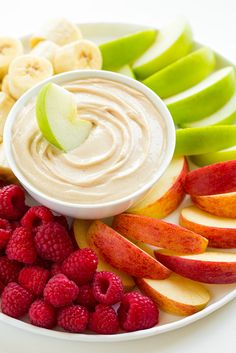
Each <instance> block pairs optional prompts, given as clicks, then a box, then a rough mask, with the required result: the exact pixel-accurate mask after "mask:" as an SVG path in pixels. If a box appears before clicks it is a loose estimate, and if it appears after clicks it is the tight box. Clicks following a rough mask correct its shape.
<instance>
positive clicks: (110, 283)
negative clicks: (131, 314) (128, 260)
mask: <svg viewBox="0 0 236 353" xmlns="http://www.w3.org/2000/svg"><path fill="white" fill-rule="evenodd" d="M92 288H93V295H94V298H95V299H96V300H97V301H98V302H99V303H101V304H105V305H113V304H116V303H118V302H120V301H121V299H122V297H123V294H124V287H123V284H122V282H121V279H120V278H119V277H118V276H117V275H116V274H115V273H113V272H108V271H101V272H97V273H96V274H95V276H94V279H93V284H92Z"/></svg>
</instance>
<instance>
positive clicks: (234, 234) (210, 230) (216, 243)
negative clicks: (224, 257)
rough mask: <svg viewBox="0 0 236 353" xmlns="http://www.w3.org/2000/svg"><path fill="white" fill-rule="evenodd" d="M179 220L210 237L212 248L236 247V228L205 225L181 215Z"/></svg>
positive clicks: (182, 223)
mask: <svg viewBox="0 0 236 353" xmlns="http://www.w3.org/2000/svg"><path fill="white" fill-rule="evenodd" d="M179 222H180V224H181V226H183V227H185V228H187V229H189V230H192V231H193V232H195V233H198V234H201V235H202V236H203V237H205V238H207V239H208V246H209V247H210V248H222V249H232V248H236V229H234V228H218V227H211V226H205V225H203V224H199V223H194V222H191V221H190V220H188V219H186V218H185V217H183V215H182V214H181V215H180V219H179Z"/></svg>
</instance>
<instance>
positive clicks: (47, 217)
mask: <svg viewBox="0 0 236 353" xmlns="http://www.w3.org/2000/svg"><path fill="white" fill-rule="evenodd" d="M53 219H54V216H53V214H52V212H51V211H50V210H49V209H48V208H47V207H44V206H33V207H31V208H30V209H29V210H28V211H27V212H26V213H25V215H24V216H23V217H22V219H21V225H22V226H24V227H26V228H30V229H35V230H36V229H37V227H39V226H41V225H42V224H47V223H48V222H52V221H53Z"/></svg>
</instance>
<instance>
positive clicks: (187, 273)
mask: <svg viewBox="0 0 236 353" xmlns="http://www.w3.org/2000/svg"><path fill="white" fill-rule="evenodd" d="M155 256H156V258H157V259H158V260H159V261H160V262H161V263H162V264H163V265H165V266H166V267H168V268H169V269H170V270H172V271H174V272H176V273H178V274H179V275H182V276H184V277H187V278H190V279H192V280H195V281H199V282H205V283H215V284H217V283H218V284H221V283H222V284H226V283H236V254H235V253H226V252H210V251H209V252H205V253H203V254H197V255H176V254H173V253H171V252H168V251H164V250H160V251H155Z"/></svg>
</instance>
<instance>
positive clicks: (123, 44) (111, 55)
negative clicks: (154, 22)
mask: <svg viewBox="0 0 236 353" xmlns="http://www.w3.org/2000/svg"><path fill="white" fill-rule="evenodd" d="M156 35H157V32H156V30H155V29H148V30H145V31H140V32H136V33H132V34H128V35H126V36H123V37H120V38H117V39H114V40H111V41H109V42H106V43H103V44H101V45H100V46H99V48H100V50H101V53H102V58H103V69H104V70H114V69H119V68H121V67H122V66H124V65H127V64H130V63H131V62H133V61H134V60H136V59H137V58H138V57H139V56H141V55H142V54H143V53H144V52H145V50H147V49H148V48H149V47H150V46H151V45H152V43H153V42H154V41H155V39H156Z"/></svg>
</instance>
